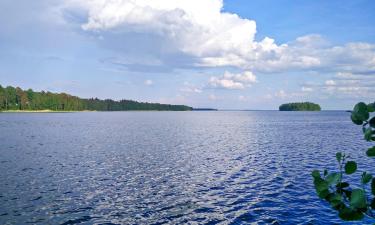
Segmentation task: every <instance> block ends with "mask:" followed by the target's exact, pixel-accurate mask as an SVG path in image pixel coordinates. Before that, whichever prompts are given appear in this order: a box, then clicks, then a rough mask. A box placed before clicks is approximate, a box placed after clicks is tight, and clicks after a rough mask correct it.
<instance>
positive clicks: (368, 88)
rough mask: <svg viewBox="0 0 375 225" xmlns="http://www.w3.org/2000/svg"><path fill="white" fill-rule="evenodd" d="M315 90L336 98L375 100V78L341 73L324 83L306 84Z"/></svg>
mask: <svg viewBox="0 0 375 225" xmlns="http://www.w3.org/2000/svg"><path fill="white" fill-rule="evenodd" d="M304 86H306V87H307V88H313V89H314V90H316V92H317V93H319V94H323V95H324V96H326V97H327V96H330V97H335V98H357V99H370V100H371V101H372V99H373V98H375V91H374V87H375V76H374V75H373V74H367V75H364V74H353V73H349V72H345V73H342V72H339V73H337V74H336V75H335V76H333V77H332V78H331V79H329V80H326V81H324V82H323V83H315V84H304Z"/></svg>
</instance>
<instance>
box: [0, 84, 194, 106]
mask: <svg viewBox="0 0 375 225" xmlns="http://www.w3.org/2000/svg"><path fill="white" fill-rule="evenodd" d="M6 110H51V111H84V110H88V111H128V110H155V111H190V110H192V108H191V107H189V106H185V105H169V104H159V103H144V102H137V101H132V100H120V101H115V100H111V99H105V100H101V99H98V98H90V99H83V98H79V97H76V96H72V95H69V94H66V93H52V92H45V91H41V92H36V91H33V90H32V89H28V90H22V89H21V88H19V87H12V86H7V87H2V86H1V85H0V111H6Z"/></svg>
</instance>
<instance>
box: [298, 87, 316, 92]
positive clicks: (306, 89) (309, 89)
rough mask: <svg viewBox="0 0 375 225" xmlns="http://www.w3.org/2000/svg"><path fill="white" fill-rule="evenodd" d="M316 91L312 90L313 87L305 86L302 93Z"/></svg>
mask: <svg viewBox="0 0 375 225" xmlns="http://www.w3.org/2000/svg"><path fill="white" fill-rule="evenodd" d="M313 90H314V89H312V88H311V87H305V86H302V88H301V91H302V92H312V91H313Z"/></svg>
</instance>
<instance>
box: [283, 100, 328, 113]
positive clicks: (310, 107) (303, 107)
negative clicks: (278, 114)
mask: <svg viewBox="0 0 375 225" xmlns="http://www.w3.org/2000/svg"><path fill="white" fill-rule="evenodd" d="M279 110H280V111H320V110H321V108H320V105H318V104H315V103H312V102H295V103H286V104H282V105H281V106H280V107H279Z"/></svg>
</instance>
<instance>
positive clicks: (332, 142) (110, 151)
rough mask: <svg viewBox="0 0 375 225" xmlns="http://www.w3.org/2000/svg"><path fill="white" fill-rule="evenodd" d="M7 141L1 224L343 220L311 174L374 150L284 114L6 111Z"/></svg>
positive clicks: (313, 118) (326, 117) (341, 125)
mask: <svg viewBox="0 0 375 225" xmlns="http://www.w3.org/2000/svg"><path fill="white" fill-rule="evenodd" d="M0 143H1V145H0V171H1V173H0V180H1V183H0V224H79V223H80V224H183V223H190V224H341V221H340V220H339V219H337V215H336V214H335V212H334V211H332V210H331V209H330V207H329V206H328V205H327V204H326V203H324V202H322V201H320V200H319V199H318V197H317V196H316V194H315V191H314V188H313V185H312V179H311V176H310V173H311V171H312V170H313V169H323V168H327V169H333V168H335V167H336V165H335V156H334V155H335V153H336V152H337V151H345V152H348V153H350V154H351V156H352V158H353V159H358V158H360V157H363V156H364V155H365V149H366V147H368V146H369V145H368V144H367V143H366V142H365V141H363V138H362V135H361V128H360V127H359V126H355V125H353V124H352V123H351V121H350V119H349V115H348V113H346V112H277V111H249V112H220V111H219V112H96V113H92V112H91V113H90V112H86V113H56V114H55V113H53V114H27V113H25V114H23V113H17V114H7V113H3V114H0ZM365 160H366V161H365V164H360V165H359V166H360V168H359V169H366V168H367V169H369V166H370V165H371V163H373V162H372V161H371V160H370V159H365ZM370 171H371V170H370ZM356 174H357V177H359V176H360V173H359V172H357V173H356ZM354 181H356V180H354ZM366 222H369V221H365V222H362V223H366ZM362 223H358V224H362Z"/></svg>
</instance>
